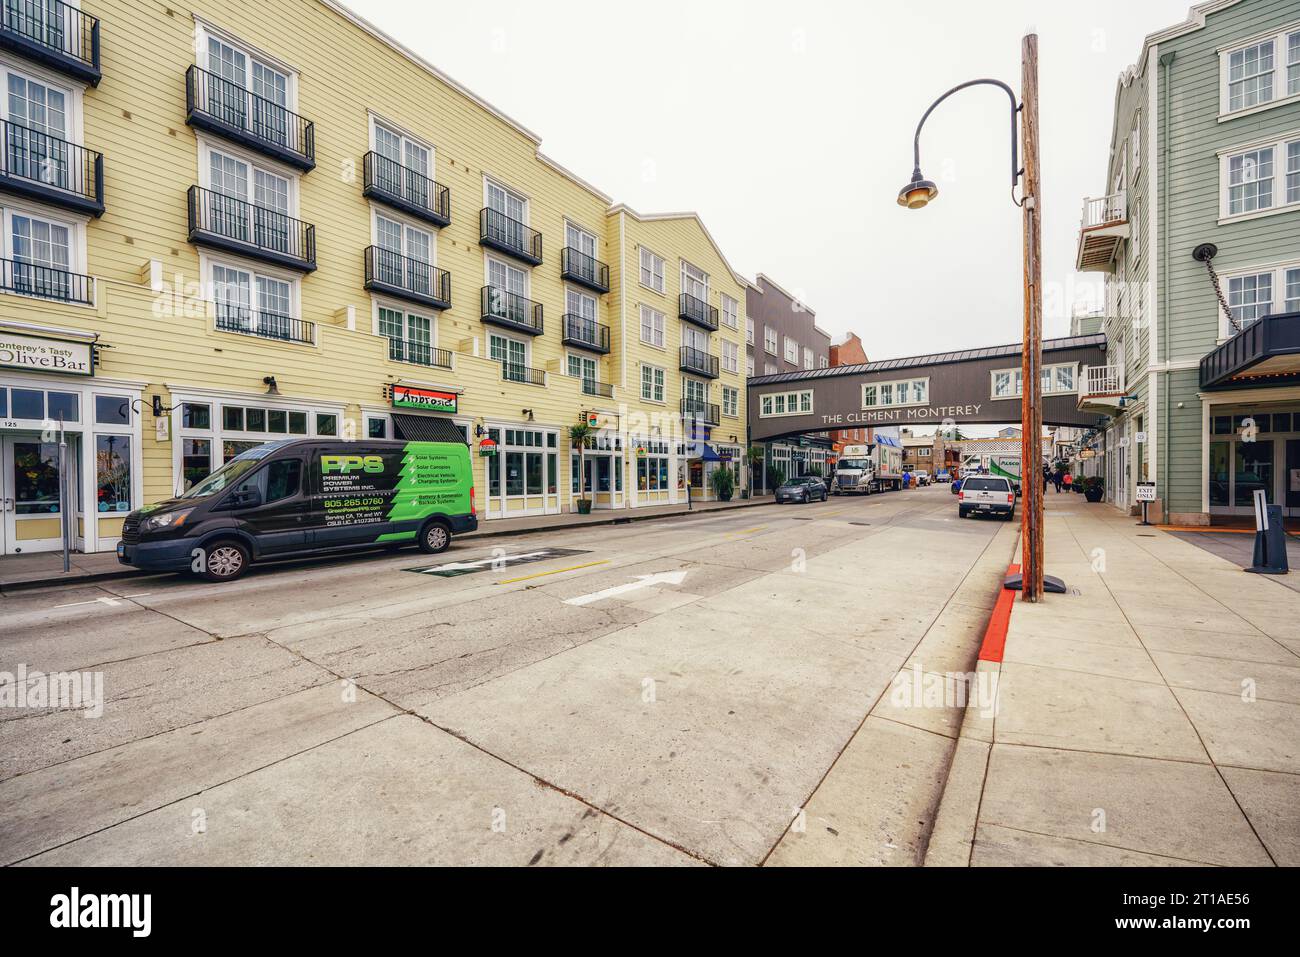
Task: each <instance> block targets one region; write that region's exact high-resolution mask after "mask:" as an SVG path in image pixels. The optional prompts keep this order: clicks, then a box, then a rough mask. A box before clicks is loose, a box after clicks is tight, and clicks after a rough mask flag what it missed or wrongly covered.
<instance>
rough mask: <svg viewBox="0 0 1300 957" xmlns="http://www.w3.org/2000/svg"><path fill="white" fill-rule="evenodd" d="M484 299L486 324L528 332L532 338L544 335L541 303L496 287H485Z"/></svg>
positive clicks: (483, 316)
mask: <svg viewBox="0 0 1300 957" xmlns="http://www.w3.org/2000/svg"><path fill="white" fill-rule="evenodd" d="M482 299H483V312H482V318H483V321H484V322H489V323H492V324H493V325H496V326H502V327H504V328H506V329H513V330H514V331H516V332H526V333H527V334H528V335H530V336H540V335H541V334H542V304H541V303H540V302H533V301H532V300H531V299H525V298H524V297H523V296H517V295H515V294H514V293H513V292H506V291H505V290H504V289H498V288H497V287H496V286H484V287H483V295H482Z"/></svg>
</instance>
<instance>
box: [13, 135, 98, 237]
mask: <svg viewBox="0 0 1300 957" xmlns="http://www.w3.org/2000/svg"><path fill="white" fill-rule="evenodd" d="M0 136H2V137H3V140H4V142H3V144H0V189H3V190H4V191H5V192H8V193H14V194H16V195H18V196H25V197H27V198H29V199H35V200H37V201H39V202H42V203H49V204H51V205H53V206H59V207H61V208H63V209H70V210H73V211H74V212H78V213H89V214H90V215H92V216H102V215H103V214H104V157H103V154H101V153H96V152H95V151H94V150H88V149H86V148H84V147H81V146H77V145H76V144H75V143H69V142H67V141H66V140H61V139H59V138H58V137H54V136H50V135H48V134H46V133H41V132H39V131H37V130H33V129H29V128H28V127H26V126H21V125H19V124H18V123H11V122H9V121H8V120H6V121H4V123H3V124H2V125H0Z"/></svg>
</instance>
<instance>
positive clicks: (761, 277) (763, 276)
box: [754, 272, 820, 331]
mask: <svg viewBox="0 0 1300 957" xmlns="http://www.w3.org/2000/svg"><path fill="white" fill-rule="evenodd" d="M754 280H755V282H759V283H762V284H763V285H765V286H771V287H772V288H773V289H775V290H776V291H777V292H779V293H780V294H781V295H783V296H785V298H787V299H789V300H790V301H791V302H793V303H797V304H799V305H800V306H802V307H803V310H804V312H806V313H808V314H809V315H810V316H816V315H817V310H816V309H814V308H813V307H812V306H810V305H808V303H806V302H804V301H803V300H802V299H800V298H799V297H798V296H796V295H795V294H794V293H792V292H791V291H790V290H788V289H786V288H785V287H784V286H782V285H781V284H780V283H779V282H777V281H776V280H775V279H773V278H772V277H771V276H769V275H768V274H767V273H762V272H761V273H759V274H758V275H757V276H755V277H754ZM813 325H814V326H815V325H816V322H814V323H813ZM819 331H820V330H819Z"/></svg>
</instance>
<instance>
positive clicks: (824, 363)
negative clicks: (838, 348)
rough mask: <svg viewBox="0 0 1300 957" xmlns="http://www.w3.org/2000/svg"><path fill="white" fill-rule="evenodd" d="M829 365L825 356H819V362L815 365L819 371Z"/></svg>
mask: <svg viewBox="0 0 1300 957" xmlns="http://www.w3.org/2000/svg"><path fill="white" fill-rule="evenodd" d="M829 365H830V360H829V359H827V357H826V356H821V357H820V358H819V361H818V363H817V367H818V368H819V369H825V368H827V367H828V366H829Z"/></svg>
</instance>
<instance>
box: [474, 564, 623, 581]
mask: <svg viewBox="0 0 1300 957" xmlns="http://www.w3.org/2000/svg"><path fill="white" fill-rule="evenodd" d="M608 564H609V559H606V560H605V561H603V562H587V564H585V565H573V566H571V567H569V568H557V569H555V570H554V571H549V572H538V573H537V574H536V575H522V576H520V577H519V578H507V579H506V580H505V581H501V582H497V584H498V585H513V584H515V582H526V581H531V580H532V579H534V578H545V577H546V576H547V575H558V574H560V573H561V572H576V571H578V569H580V568H595V567H596V566H597V565H608Z"/></svg>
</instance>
